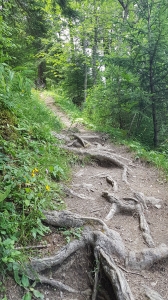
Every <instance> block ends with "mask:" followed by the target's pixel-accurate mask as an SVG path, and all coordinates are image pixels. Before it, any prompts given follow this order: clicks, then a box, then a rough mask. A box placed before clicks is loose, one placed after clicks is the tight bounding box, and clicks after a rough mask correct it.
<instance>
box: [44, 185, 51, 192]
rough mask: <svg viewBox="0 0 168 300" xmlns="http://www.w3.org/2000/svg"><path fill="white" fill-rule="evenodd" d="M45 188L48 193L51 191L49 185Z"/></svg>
mask: <svg viewBox="0 0 168 300" xmlns="http://www.w3.org/2000/svg"><path fill="white" fill-rule="evenodd" d="M45 188H46V191H48V192H49V191H50V186H49V185H48V184H47V185H46V187H45Z"/></svg>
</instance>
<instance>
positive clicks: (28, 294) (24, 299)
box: [22, 292, 32, 300]
mask: <svg viewBox="0 0 168 300" xmlns="http://www.w3.org/2000/svg"><path fill="white" fill-rule="evenodd" d="M31 299H32V294H31V293H30V292H28V293H26V294H25V295H24V296H23V298H22V300H31Z"/></svg>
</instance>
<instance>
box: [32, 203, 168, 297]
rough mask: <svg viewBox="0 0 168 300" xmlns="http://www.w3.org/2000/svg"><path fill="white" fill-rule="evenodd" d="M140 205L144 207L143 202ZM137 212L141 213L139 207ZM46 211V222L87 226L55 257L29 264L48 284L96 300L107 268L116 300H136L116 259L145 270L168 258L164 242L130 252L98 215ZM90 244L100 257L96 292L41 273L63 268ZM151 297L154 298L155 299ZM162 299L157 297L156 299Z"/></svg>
mask: <svg viewBox="0 0 168 300" xmlns="http://www.w3.org/2000/svg"><path fill="white" fill-rule="evenodd" d="M119 203H120V202H119ZM115 204H116V203H115ZM138 205H139V206H140V204H138ZM121 206H122V205H121ZM122 209H123V207H122ZM131 209H132V211H135V207H134V208H132V207H131ZM136 209H137V208H136ZM137 212H139V210H138V209H137ZM44 214H45V216H46V220H45V222H47V223H48V224H51V225H52V226H56V227H79V226H85V229H84V231H83V234H82V236H81V238H80V239H79V240H74V241H72V242H71V243H69V244H68V245H66V246H64V247H63V248H62V249H60V250H59V251H58V253H57V254H56V255H54V256H50V257H45V258H41V259H33V260H32V261H31V262H30V263H29V265H27V267H26V270H27V275H28V276H29V278H30V279H32V280H38V281H39V282H41V283H47V284H49V285H51V286H54V287H56V288H57V289H59V290H61V291H66V292H69V293H76V294H83V295H87V296H89V295H92V296H91V297H92V300H96V299H97V292H98V285H99V280H100V279H99V274H101V272H102V271H103V272H104V274H105V275H106V277H107V278H108V281H109V282H110V285H111V291H113V292H114V295H115V299H116V300H123V299H124V300H134V297H133V295H132V292H131V290H130V287H129V285H128V282H127V281H126V279H125V276H124V273H123V272H122V270H121V269H122V267H121V264H120V265H119V266H117V265H116V263H115V262H114V260H116V261H118V259H119V261H120V263H124V264H125V265H126V266H127V267H129V268H130V269H133V270H134V269H135V270H139V271H140V270H142V269H145V268H149V267H150V266H151V265H152V264H153V263H154V262H156V261H158V260H160V259H163V258H165V257H168V247H167V246H166V245H163V244H162V245H160V246H159V247H156V248H152V249H144V250H142V251H140V252H134V251H130V252H127V251H126V249H125V246H124V243H123V241H122V239H121V237H120V235H119V234H118V233H117V232H116V231H113V230H111V229H109V228H108V227H107V225H106V224H105V223H104V222H103V221H102V220H99V219H97V218H88V217H82V216H80V215H77V214H72V213H70V212H67V211H62V212H57V211H54V212H53V211H52V212H44ZM95 225H100V226H101V228H102V229H101V230H94V227H95ZM88 246H90V247H91V248H92V249H93V253H94V256H95V260H96V267H95V274H94V278H93V282H94V283H93V289H92V291H91V290H90V289H87V290H86V291H78V290H76V289H74V288H72V287H69V286H67V285H65V284H62V283H61V282H59V281H57V280H55V279H51V278H50V279H49V278H46V277H45V276H42V275H41V274H40V272H42V271H44V270H45V269H49V268H51V267H57V268H58V267H60V266H61V265H62V264H63V262H64V261H66V260H67V259H68V258H69V257H70V256H71V255H72V254H74V253H75V252H76V251H78V250H80V249H84V248H86V247H88ZM115 257H116V259H115ZM124 270H125V269H124ZM127 272H131V271H127ZM102 293H103V289H102ZM104 299H110V295H108V293H107V295H106V296H104ZM149 299H152V300H154V299H155V298H149ZM160 299H161V298H160ZM160 299H159V298H158V299H157V298H156V300H160Z"/></svg>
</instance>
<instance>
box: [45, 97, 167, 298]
mask: <svg viewBox="0 0 168 300" xmlns="http://www.w3.org/2000/svg"><path fill="white" fill-rule="evenodd" d="M44 100H45V103H46V105H47V106H48V107H49V108H50V109H51V110H52V111H53V112H54V113H55V114H56V115H57V116H59V118H60V120H61V122H62V123H63V124H64V125H65V129H64V130H63V132H62V134H61V135H58V137H59V138H61V139H62V141H63V145H64V147H67V148H69V150H71V151H74V152H75V153H78V154H81V155H82V156H85V154H87V153H88V154H89V155H91V153H92V154H93V155H92V157H93V159H92V160H91V161H90V160H88V163H87V161H85V162H84V163H83V164H82V163H81V164H77V165H76V166H74V167H73V170H72V171H73V177H72V180H71V183H70V184H69V186H68V188H67V191H66V198H65V203H66V205H67V210H69V211H71V212H72V213H77V214H79V215H82V216H85V217H86V216H87V217H89V218H98V219H101V220H104V221H105V222H106V224H107V225H108V227H109V228H111V229H113V230H115V231H117V232H118V233H119V234H120V236H121V238H122V240H123V242H124V244H125V247H126V249H127V251H135V252H136V251H141V250H143V249H144V248H145V249H146V248H147V247H148V246H149V247H157V246H159V245H160V244H162V243H164V244H166V245H168V230H167V228H168V198H167V197H168V196H167V192H168V186H167V183H166V180H165V179H164V176H163V174H162V173H161V172H159V170H156V169H155V168H154V167H151V166H150V165H149V164H148V163H144V162H142V161H140V159H139V158H135V157H134V155H133V154H132V153H130V152H129V150H128V149H127V147H125V146H116V145H114V144H112V143H111V142H110V141H109V139H108V136H106V135H105V134H102V133H97V132H96V133H95V132H91V131H88V130H87V129H85V128H84V127H83V126H81V125H79V124H73V126H72V124H71V121H70V120H69V118H68V117H67V116H66V115H65V113H63V112H62V111H61V109H60V108H59V107H57V106H55V104H54V101H53V99H52V98H51V97H48V98H45V99H44ZM65 145H66V146H65ZM80 152H81V153H80ZM82 152H83V153H82ZM84 152H85V153H84ZM100 153H104V155H105V158H103V159H102V160H101V159H99V157H96V154H99V156H100ZM109 153H110V155H111V154H112V157H113V158H114V159H116V161H117V162H118V161H119V162H120V163H121V164H123V165H124V166H126V168H127V170H125V175H124V169H123V168H120V166H119V165H118V166H117V163H116V164H115V163H114V164H113V163H109V161H108V159H106V154H107V157H108V155H109ZM81 162H82V160H81ZM102 192H108V193H109V194H110V195H112V196H114V197H116V198H117V199H123V198H124V199H125V198H127V199H126V200H121V201H125V202H127V203H128V202H129V199H130V198H131V199H135V200H137V199H138V200H137V201H139V200H140V198H141V200H140V201H142V202H143V201H144V202H145V203H144V217H145V219H146V221H147V227H148V229H149V232H148V233H149V235H150V241H149V243H150V242H151V241H152V243H153V245H152V246H151V245H147V243H148V239H145V237H144V235H143V232H144V231H145V229H143V228H141V230H140V224H139V218H138V215H137V213H136V211H135V212H131V211H130V212H129V211H127V212H125V211H124V210H123V211H122V210H121V212H118V213H116V214H114V211H111V208H112V210H113V208H114V203H113V204H112V203H110V202H108V201H107V200H106V199H105V197H102ZM138 193H139V194H138ZM140 193H143V195H142V194H140ZM138 195H139V197H140V198H138ZM131 201H132V200H130V202H131ZM133 201H134V200H133ZM109 212H110V213H109ZM110 214H111V216H110ZM112 215H114V216H113V217H112ZM149 249H150V248H149ZM87 251H89V250H87ZM87 251H85V252H82V253H80V252H77V253H76V254H75V255H74V256H73V257H72V258H71V259H70V263H68V267H67V266H66V265H65V266H64V267H63V269H64V270H63V271H61V272H60V275H58V277H59V276H60V277H61V278H62V279H63V282H64V283H66V284H68V285H69V286H71V287H73V288H75V289H77V290H86V289H87V288H88V287H89V286H90V279H89V275H88V274H89V268H90V261H89V260H88V258H87V255H88V253H86V252H87ZM119 261H120V260H119ZM70 265H71V266H70ZM69 268H70V269H69ZM123 270H124V271H123V272H124V276H125V278H126V280H127V282H128V283H129V286H130V289H131V291H132V294H133V296H134V299H135V300H143V299H146V297H148V299H153V300H154V299H162V298H157V296H156V295H154V294H152V296H150V292H149V290H148V292H147V290H145V287H146V286H147V287H149V288H150V289H152V291H153V290H154V291H156V292H158V293H159V294H160V295H161V296H162V297H163V299H165V300H166V299H168V259H162V260H161V261H159V262H157V261H156V262H155V263H153V264H152V265H151V266H149V267H148V268H147V269H144V270H138V271H136V272H131V271H126V268H124V267H123ZM58 273H59V272H58ZM145 291H146V292H145ZM48 293H49V294H48V299H51V300H52V299H84V298H83V297H84V296H83V295H82V296H81V295H78V296H77V295H75V296H73V294H71V296H70V295H67V294H66V293H65V294H63V293H62V292H61V293H60V294H59V293H58V294H57V297H56V298H55V294H54V293H53V292H52V291H51V290H49V292H48ZM151 293H153V292H151ZM145 294H146V295H145ZM97 297H98V296H97ZM150 297H153V298H150ZM46 299H47V298H46ZM89 299H90V298H89ZM96 299H106V297H105V296H104V298H103V296H102V295H101V296H100V298H99V297H98V298H96ZM107 299H112V298H110V297H109V298H108V296H107ZM123 300H124V299H123Z"/></svg>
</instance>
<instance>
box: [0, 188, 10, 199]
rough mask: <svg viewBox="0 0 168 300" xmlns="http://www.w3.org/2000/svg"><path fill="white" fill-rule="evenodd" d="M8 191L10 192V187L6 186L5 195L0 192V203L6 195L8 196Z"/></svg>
mask: <svg viewBox="0 0 168 300" xmlns="http://www.w3.org/2000/svg"><path fill="white" fill-rule="evenodd" d="M10 191H11V186H8V188H7V189H6V191H5V193H3V192H2V191H0V202H2V201H4V200H5V199H6V198H7V197H8V195H9V194H10Z"/></svg>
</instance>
